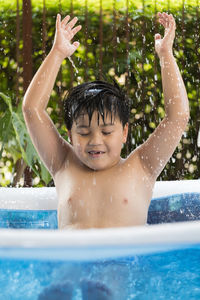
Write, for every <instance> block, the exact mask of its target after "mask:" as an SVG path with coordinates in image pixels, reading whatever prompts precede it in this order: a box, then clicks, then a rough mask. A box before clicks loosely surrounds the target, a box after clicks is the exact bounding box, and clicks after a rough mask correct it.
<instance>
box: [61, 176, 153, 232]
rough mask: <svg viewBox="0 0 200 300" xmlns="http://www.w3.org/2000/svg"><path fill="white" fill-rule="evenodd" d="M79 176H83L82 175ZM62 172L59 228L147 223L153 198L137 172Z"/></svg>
mask: <svg viewBox="0 0 200 300" xmlns="http://www.w3.org/2000/svg"><path fill="white" fill-rule="evenodd" d="M79 175H80V176H79ZM79 175H78V174H76V173H74V174H73V172H72V173H71V174H70V177H69V176H68V173H67V172H66V173H63V175H62V180H60V181H59V182H58V185H57V190H58V194H59V195H60V197H59V205H58V222H59V227H60V228H65V227H68V226H69V227H70V226H72V227H73V226H74V227H77V228H92V227H96V228H104V227H121V226H134V225H141V224H144V223H145V222H146V216H147V211H148V198H149V197H151V195H150V193H148V189H145V188H144V186H142V185H144V183H143V182H142V181H141V182H140V180H138V178H139V177H138V174H136V173H135V175H134V173H132V172H131V173H130V174H129V173H128V172H125V173H124V172H123V171H120V170H119V172H117V174H115V176H114V175H113V176H110V174H109V173H102V174H101V173H93V174H92V173H91V174H79Z"/></svg>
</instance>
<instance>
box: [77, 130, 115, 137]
mask: <svg viewBox="0 0 200 300" xmlns="http://www.w3.org/2000/svg"><path fill="white" fill-rule="evenodd" d="M112 132H113V131H102V134H103V135H109V134H111V133H112ZM77 133H78V134H80V135H81V136H88V135H90V132H77Z"/></svg>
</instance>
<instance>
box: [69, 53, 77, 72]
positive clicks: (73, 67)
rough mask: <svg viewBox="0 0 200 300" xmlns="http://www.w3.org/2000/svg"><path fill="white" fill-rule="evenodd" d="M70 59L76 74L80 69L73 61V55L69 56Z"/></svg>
mask: <svg viewBox="0 0 200 300" xmlns="http://www.w3.org/2000/svg"><path fill="white" fill-rule="evenodd" d="M68 59H69V61H70V62H71V64H72V67H73V68H74V69H75V72H76V74H78V69H77V67H76V66H75V64H74V62H73V60H72V58H71V56H69V57H68Z"/></svg>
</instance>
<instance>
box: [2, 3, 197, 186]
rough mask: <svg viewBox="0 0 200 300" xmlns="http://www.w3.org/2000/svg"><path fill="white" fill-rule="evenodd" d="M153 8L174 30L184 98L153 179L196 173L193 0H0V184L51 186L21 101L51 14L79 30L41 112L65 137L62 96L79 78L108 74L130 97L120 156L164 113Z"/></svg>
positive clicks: (48, 39) (50, 32) (46, 46)
mask: <svg viewBox="0 0 200 300" xmlns="http://www.w3.org/2000/svg"><path fill="white" fill-rule="evenodd" d="M158 11H161V12H163V11H165V12H168V13H172V14H173V15H174V17H175V20H176V25H177V30H176V38H175V42H174V55H175V57H176V60H177V63H178V65H179V68H180V70H181V74H182V76H183V80H184V82H185V85H186V89H187V92H188V97H189V101H190V112H191V117H190V121H189V124H188V127H187V129H186V131H185V133H184V134H183V137H182V140H181V142H180V143H179V145H178V147H177V149H176V151H175V152H174V154H173V156H172V157H171V159H170V161H169V162H168V164H167V165H166V167H165V169H164V170H163V172H162V173H161V175H160V176H159V178H158V180H181V179H198V178H200V165H199V148H198V146H200V139H199V143H198V130H199V127H200V95H199V91H200V84H199V81H200V9H199V1H198V0H196V1H189V0H188V1H184V0H181V1H172V0H168V1H156V0H155V1H154V0H153V1H147V0H143V1H142V0H137V1H133V0H68V1H67V0H38V1H36V0H32V1H31V0H23V1H22V0H0V186H8V187H11V186H18V187H20V186H24V187H26V186H53V185H54V183H53V180H52V178H51V176H50V174H49V173H48V171H47V170H46V168H45V166H44V165H43V164H42V162H41V161H40V158H39V156H38V155H37V153H36V151H35V149H34V147H33V145H32V143H31V140H30V138H29V135H28V133H27V130H26V127H25V123H24V119H23V115H22V111H21V105H22V100H23V96H24V94H25V91H26V89H27V87H28V85H29V83H30V81H31V79H32V77H33V75H34V74H35V72H36V71H37V69H38V68H39V66H40V64H41V63H42V61H43V59H44V58H45V56H46V55H47V54H48V52H49V50H50V48H51V46H52V43H53V37H54V32H55V19H56V14H57V13H58V12H59V13H60V14H61V16H62V17H64V16H65V15H66V14H70V15H71V16H72V17H73V16H77V17H78V19H79V24H81V25H82V30H81V31H80V32H79V33H78V34H77V36H76V40H79V42H80V47H79V48H78V50H77V51H76V52H75V54H74V55H73V56H72V60H73V64H74V65H75V67H76V69H77V70H76V69H75V68H74V67H73V64H72V63H71V62H70V61H69V60H68V59H67V60H65V61H64V62H63V64H62V67H61V69H60V72H59V75H58V77H57V80H56V83H55V86H54V89H53V91H52V94H51V98H50V101H49V105H48V108H47V111H48V113H49V115H50V117H51V118H52V120H53V122H54V124H55V125H56V127H57V129H58V131H59V132H60V134H61V135H62V136H63V137H64V138H65V139H66V140H67V131H66V128H65V125H64V120H63V99H64V96H65V94H66V93H67V91H68V89H69V88H70V87H72V86H75V85H77V84H79V83H82V82H85V81H92V80H96V79H103V80H111V79H110V77H113V78H115V79H116V80H117V81H118V83H119V84H120V85H121V86H122V87H124V89H125V90H126V91H127V94H128V95H129V97H130V98H131V116H130V130H129V137H128V141H127V144H126V145H125V146H124V148H123V150H122V156H123V157H126V156H127V155H128V154H129V153H130V151H132V150H133V149H135V148H136V147H137V146H139V145H140V144H142V143H143V141H145V140H146V139H147V138H148V136H149V135H150V134H151V133H152V132H153V130H154V129H155V128H156V126H157V125H158V124H159V122H160V121H161V120H162V118H163V117H164V114H165V112H164V99H163V93H162V83H161V76H160V64H159V60H158V57H157V56H156V53H155V50H154V34H155V33H158V32H159V33H161V34H162V35H163V28H162V26H161V25H159V24H158V22H157V18H156V14H157V12H158Z"/></svg>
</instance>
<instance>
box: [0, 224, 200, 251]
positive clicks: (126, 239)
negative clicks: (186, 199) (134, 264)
mask: <svg viewBox="0 0 200 300" xmlns="http://www.w3.org/2000/svg"><path fill="white" fill-rule="evenodd" d="M180 243H182V244H188V243H190V244H198V243H200V221H190V222H178V223H165V224H158V225H149V226H137V227H128V228H107V229H87V230H71V231H68V230H66V231H64V230H41V229H40V230H26V229H25V230H24V229H1V230H0V247H25V248H42V247H51V248H59V247H90V246H93V247H95V246H115V245H120V246H126V245H129V246H142V245H147V244H148V245H156V244H157V245H158V244H159V245H161V244H162V245H165V244H166V245H167V244H180Z"/></svg>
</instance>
